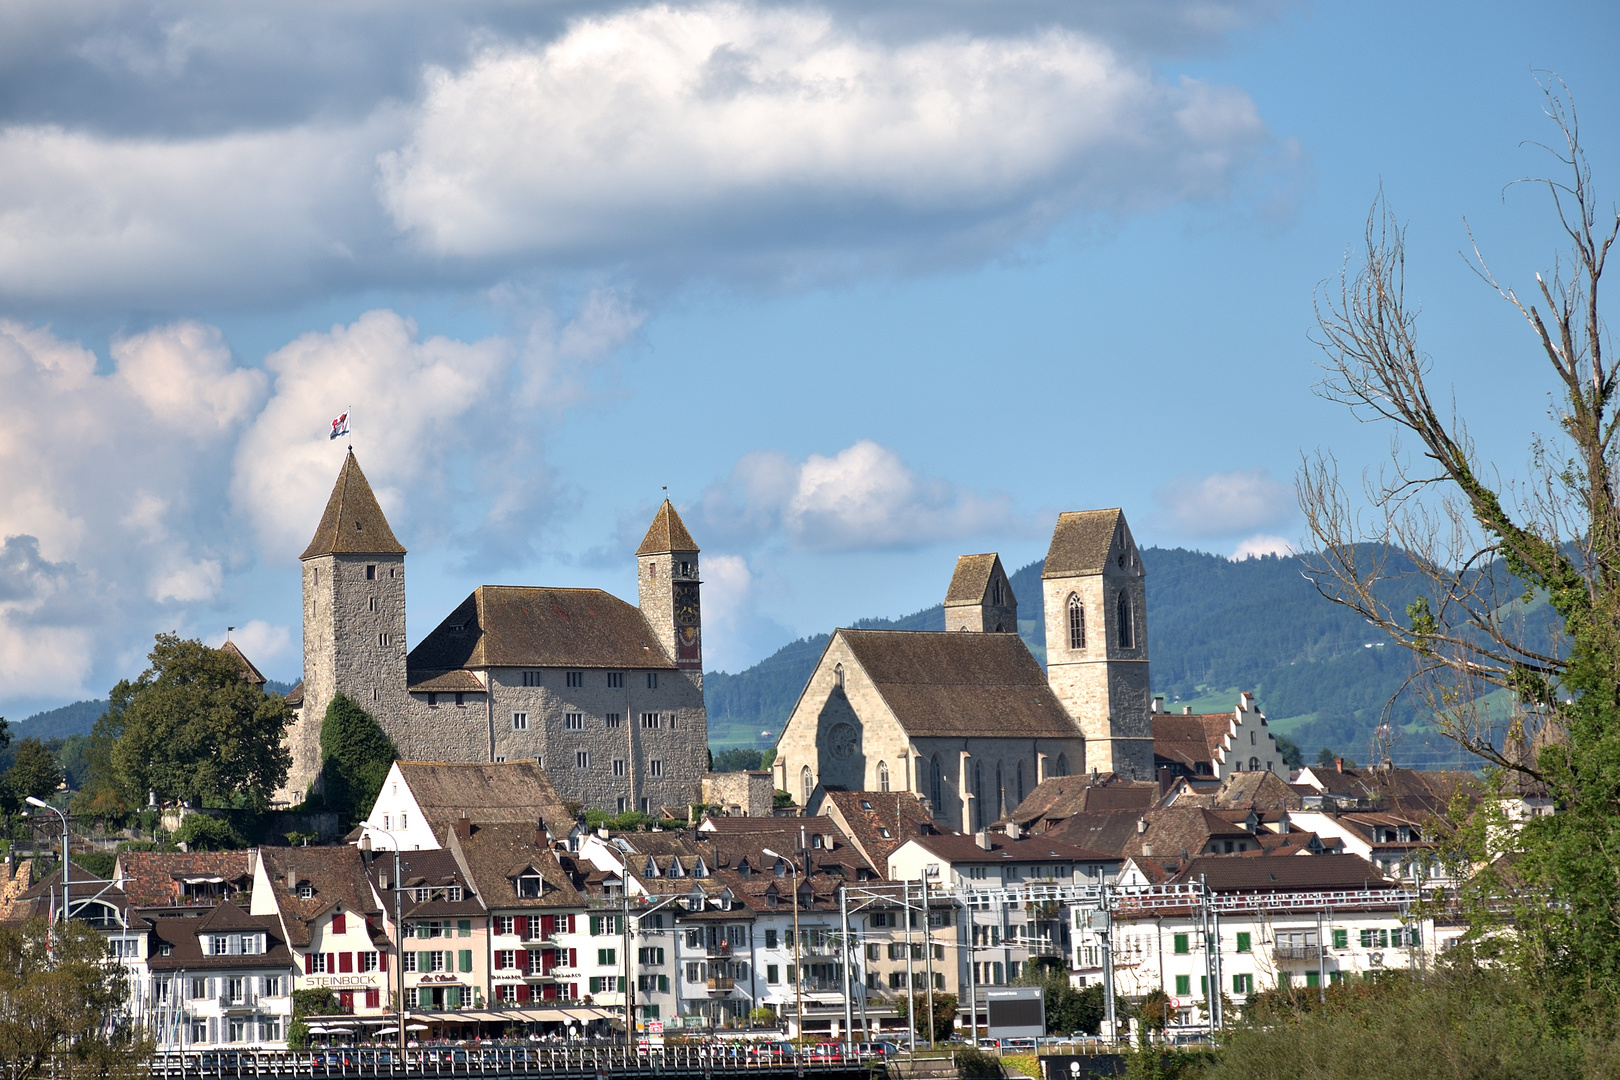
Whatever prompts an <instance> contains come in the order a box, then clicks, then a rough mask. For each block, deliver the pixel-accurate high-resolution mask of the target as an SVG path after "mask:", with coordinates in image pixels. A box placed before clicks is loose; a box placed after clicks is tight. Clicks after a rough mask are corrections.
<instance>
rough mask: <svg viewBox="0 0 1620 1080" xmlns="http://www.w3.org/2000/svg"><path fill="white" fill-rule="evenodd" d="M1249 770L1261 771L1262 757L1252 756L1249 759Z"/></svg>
mask: <svg viewBox="0 0 1620 1080" xmlns="http://www.w3.org/2000/svg"><path fill="white" fill-rule="evenodd" d="M1249 771H1250V772H1259V771H1260V759H1259V758H1253V757H1252V758H1250V759H1249Z"/></svg>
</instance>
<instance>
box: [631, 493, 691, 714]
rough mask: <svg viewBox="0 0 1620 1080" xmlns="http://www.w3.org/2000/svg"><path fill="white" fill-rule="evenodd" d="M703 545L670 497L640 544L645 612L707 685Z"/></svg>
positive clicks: (679, 662)
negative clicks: (701, 577)
mask: <svg viewBox="0 0 1620 1080" xmlns="http://www.w3.org/2000/svg"><path fill="white" fill-rule="evenodd" d="M697 557H698V546H697V544H696V543H695V542H694V541H693V540H692V534H691V533H689V532H687V531H686V526H685V525H684V524H682V523H681V516H680V515H679V514H677V513H676V512H675V507H674V506H672V505H671V504H670V501H669V500H668V499H665V500H664V504H663V505H662V506H660V507H659V508H658V513H656V514H654V515H653V520H652V526H651V527H650V528H648V530H647V535H646V538H645V539H643V540H642V541H641V546H640V547H639V548H637V549H636V580H637V583H638V591H639V603H640V606H641V614H642V615H643V616H644V617H645V618H646V620H647V624H648V625H649V626H651V627H652V632H653V634H654V636H656V637H657V638H658V640H659V642H660V643H662V644H663V646H664V648H665V650H666V651H668V653H669V655H670V657H671V658H672V659H674V661H675V666H676V667H677V668H679V669H681V670H682V671H684V672H685V673H686V674H687V676H688V677H689V678H690V679H691V680H692V681H693V683H695V684H696V685H697V687H698V689H700V690H701V689H702V688H703V609H702V605H701V604H700V603H699V598H698V587H699V586H700V585H701V584H702V582H701V581H700V580H699V578H698V558H697Z"/></svg>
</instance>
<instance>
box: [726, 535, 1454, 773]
mask: <svg viewBox="0 0 1620 1080" xmlns="http://www.w3.org/2000/svg"><path fill="white" fill-rule="evenodd" d="M1142 560H1143V563H1144V564H1145V566H1146V568H1147V571H1148V579H1147V581H1148V587H1147V593H1148V643H1149V651H1150V655H1151V657H1152V680H1153V692H1154V693H1155V694H1160V695H1163V697H1164V698H1165V701H1166V707H1167V708H1169V709H1172V710H1179V709H1180V708H1182V707H1184V706H1191V707H1192V709H1193V711H1194V712H1206V711H1217V710H1223V709H1229V708H1231V707H1233V705H1234V704H1235V702H1236V698H1237V694H1238V693H1239V691H1242V690H1251V691H1253V692H1254V693H1255V695H1256V697H1257V698H1258V699H1259V701H1260V705H1261V707H1262V708H1263V709H1264V710H1265V712H1266V715H1267V717H1268V718H1269V719H1270V722H1271V723H1272V725H1273V726H1274V727H1275V728H1276V730H1277V731H1278V732H1279V733H1281V734H1285V735H1287V736H1289V737H1290V738H1292V739H1293V740H1294V741H1295V742H1297V743H1298V744H1299V745H1300V747H1301V749H1302V750H1303V751H1304V753H1305V756H1306V758H1307V759H1313V758H1314V757H1315V756H1316V754H1317V753H1318V752H1319V751H1320V750H1321V749H1322V748H1324V747H1326V748H1330V749H1333V750H1336V751H1339V752H1341V753H1346V754H1349V755H1350V756H1353V757H1356V758H1358V759H1365V757H1366V756H1367V754H1368V751H1369V747H1370V745H1371V741H1372V736H1373V731H1374V729H1375V728H1376V727H1377V726H1378V725H1379V724H1380V723H1381V722H1383V721H1384V719H1385V716H1386V713H1385V710H1386V708H1388V710H1389V711H1388V713H1387V717H1388V719H1389V720H1390V721H1392V722H1393V723H1395V724H1396V725H1398V727H1399V729H1400V732H1401V735H1400V738H1399V739H1398V740H1397V742H1396V748H1395V758H1396V760H1397V762H1398V763H1400V764H1403V765H1411V766H1415V767H1423V768H1438V767H1441V766H1442V765H1450V764H1457V763H1459V761H1460V759H1459V758H1458V756H1457V755H1456V753H1455V751H1454V749H1453V748H1452V746H1451V744H1450V743H1449V742H1447V741H1446V740H1444V739H1443V738H1441V737H1440V736H1439V735H1438V734H1437V733H1436V732H1435V731H1434V730H1433V729H1432V728H1430V727H1429V726H1428V725H1426V724H1424V723H1422V722H1420V718H1419V717H1418V715H1417V714H1416V712H1415V711H1414V709H1413V707H1412V705H1411V703H1409V702H1407V701H1405V700H1403V699H1399V698H1398V695H1399V693H1400V690H1401V687H1402V684H1403V682H1404V681H1405V680H1406V679H1407V678H1408V677H1409V676H1410V675H1411V673H1412V670H1413V668H1412V659H1411V657H1410V656H1409V655H1408V654H1407V652H1406V651H1405V650H1404V649H1401V648H1399V647H1397V646H1394V645H1387V644H1385V643H1384V642H1383V641H1382V640H1381V638H1379V637H1378V636H1376V635H1375V634H1374V632H1373V631H1372V629H1371V628H1370V627H1368V626H1367V625H1366V624H1365V622H1363V620H1362V619H1361V618H1360V617H1359V616H1357V615H1355V614H1354V613H1353V612H1350V611H1349V610H1347V609H1345V608H1343V607H1340V606H1338V605H1335V604H1331V603H1329V602H1328V601H1326V600H1324V599H1323V598H1322V597H1321V596H1320V595H1318V593H1317V591H1316V589H1315V587H1314V586H1313V585H1312V584H1311V583H1310V581H1309V580H1308V579H1307V578H1306V577H1305V576H1304V564H1303V563H1302V562H1301V560H1300V559H1299V558H1297V557H1293V556H1287V557H1278V556H1266V557H1263V558H1258V559H1247V560H1244V561H1241V562H1233V561H1231V560H1229V559H1225V558H1223V557H1221V556H1219V555H1209V554H1206V553H1203V552H1198V551H1187V550H1184V549H1181V548H1147V549H1144V550H1143V552H1142ZM1040 573H1041V564H1040V563H1039V562H1035V563H1031V564H1030V565H1028V566H1025V567H1023V568H1021V569H1020V570H1018V571H1017V572H1016V573H1014V574H1013V575H1012V576H1011V580H1012V587H1013V593H1014V595H1015V596H1017V597H1018V601H1019V620H1018V631H1019V634H1020V636H1021V637H1023V639H1024V641H1025V643H1026V644H1028V645H1029V648H1030V651H1031V652H1033V653H1034V654H1035V657H1036V659H1037V660H1040V661H1042V662H1043V663H1044V662H1045V658H1046V634H1045V626H1044V624H1043V621H1042V618H1041V587H1040ZM1390 599H1391V600H1392V601H1393V602H1397V603H1400V604H1401V605H1402V606H1404V603H1405V598H1404V597H1402V596H1399V595H1392V596H1391V597H1390ZM855 625H856V626H857V627H862V628H875V629H904V630H941V629H944V625H945V621H944V608H943V607H941V606H940V605H935V606H934V607H930V608H926V609H924V610H922V611H919V612H916V613H915V614H912V615H908V616H905V617H904V618H900V619H882V618H874V619H863V620H861V621H860V622H858V623H856V624H855ZM827 641H828V635H827V634H817V635H814V636H812V637H807V638H801V639H799V640H798V641H795V642H792V643H790V644H788V645H786V646H784V647H783V648H781V649H779V650H778V651H777V652H775V653H773V654H772V655H771V656H769V657H767V658H765V659H764V660H762V661H760V662H759V663H758V664H756V665H754V666H753V667H751V668H748V669H747V670H745V671H741V672H737V673H735V674H727V673H725V672H711V673H709V674H706V675H705V676H704V698H705V701H706V703H707V706H708V712H709V737H710V742H711V744H712V745H713V746H714V747H715V749H716V750H721V749H726V748H731V747H758V748H762V749H763V748H765V747H768V746H770V745H772V744H773V743H774V742H775V738H776V735H777V734H778V733H779V732H780V731H781V729H782V724H783V723H784V722H786V720H787V717H788V714H789V713H790V712H791V711H792V709H793V705H794V703H795V702H796V701H797V700H798V696H799V692H800V691H801V690H802V689H803V688H804V684H805V681H806V680H807V679H808V678H809V676H810V672H811V671H813V670H814V668H815V664H816V660H817V658H819V657H820V655H821V651H822V650H823V649H824V648H825V647H826V644H827ZM1392 700H1393V704H1391V702H1392ZM767 731H768V732H770V735H769V737H765V736H762V734H761V733H762V732H767Z"/></svg>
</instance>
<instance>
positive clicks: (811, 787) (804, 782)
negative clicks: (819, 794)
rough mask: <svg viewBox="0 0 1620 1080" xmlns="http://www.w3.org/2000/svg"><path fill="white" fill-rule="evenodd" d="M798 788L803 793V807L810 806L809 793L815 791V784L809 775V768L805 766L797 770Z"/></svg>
mask: <svg viewBox="0 0 1620 1080" xmlns="http://www.w3.org/2000/svg"><path fill="white" fill-rule="evenodd" d="M799 788H800V790H802V791H803V792H804V803H803V805H805V806H809V805H810V793H811V792H813V791H815V790H816V782H815V780H814V779H813V778H812V777H811V775H810V766H808V765H806V766H805V767H804V768H802V769H800V770H799Z"/></svg>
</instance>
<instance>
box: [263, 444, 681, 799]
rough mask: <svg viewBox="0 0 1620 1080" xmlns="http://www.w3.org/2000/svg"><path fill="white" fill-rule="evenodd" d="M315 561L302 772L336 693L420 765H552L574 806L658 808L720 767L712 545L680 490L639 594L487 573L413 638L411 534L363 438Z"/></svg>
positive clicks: (307, 562) (296, 779) (301, 787)
mask: <svg viewBox="0 0 1620 1080" xmlns="http://www.w3.org/2000/svg"><path fill="white" fill-rule="evenodd" d="M300 559H301V562H302V564H303V627H304V678H303V681H302V682H300V683H299V684H298V685H297V686H296V687H294V688H293V691H292V692H291V693H290V694H289V695H288V701H289V703H290V704H292V705H293V706H294V708H295V710H296V714H297V718H296V720H295V721H294V722H293V724H292V725H291V726H290V727H289V729H288V745H289V749H290V750H291V752H292V759H293V761H292V769H291V771H290V772H289V774H288V778H287V784H286V787H285V788H284V789H283V790H282V791H281V792H280V793H278V801H279V802H283V803H286V804H293V803H297V802H299V801H301V800H302V798H303V797H304V794H305V792H306V791H307V790H308V789H309V786H310V784H312V783H313V782H314V781H315V779H316V777H317V776H318V774H319V772H320V765H321V753H320V734H321V721H322V720H323V719H324V717H325V715H326V708H327V705H328V704H329V703H330V702H331V700H332V699H333V697H335V696H336V695H337V694H340V693H341V694H346V695H348V696H349V697H351V698H353V699H354V700H355V701H357V702H359V703H360V704H361V705H362V706H363V707H364V708H365V709H366V710H367V711H368V712H370V713H371V714H372V715H373V716H374V717H376V719H377V721H378V723H379V724H381V725H382V727H383V730H385V731H386V732H387V733H388V734H389V736H390V737H391V738H392V739H393V740H394V743H395V745H396V746H397V747H398V749H399V756H400V758H401V759H402V760H407V761H436V762H466V763H472V762H502V761H522V760H533V761H538V762H539V763H540V765H541V767H542V768H544V769H545V771H546V774H547V775H548V776H549V777H550V778H551V780H552V782H553V783H554V784H555V786H556V788H557V791H558V793H559V794H560V795H561V797H562V798H563V799H565V800H567V801H571V802H579V803H582V804H584V805H585V806H587V807H592V808H596V809H601V810H607V811H609V812H614V813H622V812H624V811H626V810H631V809H636V810H641V811H644V812H647V813H656V812H657V811H658V810H659V809H660V808H661V807H665V806H669V807H685V806H686V805H688V804H689V803H691V802H693V801H695V800H696V799H697V798H698V786H699V778H700V777H701V776H702V775H703V773H704V772H705V771H706V769H707V762H708V742H709V737H708V720H707V714H706V713H705V712H704V708H703V643H702V636H701V631H702V605H701V603H700V597H699V593H700V586H701V580H700V577H699V574H698V546H697V544H696V543H695V542H694V541H693V540H692V536H691V534H690V533H688V532H687V531H686V526H685V525H684V524H683V523H682V522H681V519H680V515H678V514H677V513H676V512H675V507H674V506H672V505H671V504H670V502H669V501H668V500H667V499H666V500H665V501H664V503H663V505H661V506H660V507H659V508H658V511H657V513H656V514H655V515H654V516H653V520H652V524H651V526H650V527H649V528H648V530H647V535H646V537H645V539H643V540H642V542H641V546H640V547H639V548H637V549H636V553H635V559H636V571H637V582H638V596H637V602H636V604H634V605H632V604H629V603H627V602H625V601H624V600H621V599H619V598H618V597H616V596H613V595H612V594H610V593H607V592H605V591H603V590H601V589H562V588H545V587H537V586H513V585H483V586H480V587H479V588H477V589H475V590H473V592H472V594H471V595H470V596H468V597H467V598H466V600H464V601H462V602H461V604H460V605H458V606H457V607H456V609H455V610H454V611H452V612H451V613H450V614H449V615H447V616H446V617H445V618H444V619H443V621H441V622H440V623H439V625H438V626H437V627H435V628H434V629H433V631H432V632H431V633H429V634H428V635H427V636H426V637H424V638H423V639H422V640H421V642H420V643H418V644H417V646H416V648H414V649H411V650H410V651H409V652H407V651H406V648H405V547H404V545H402V544H401V543H400V542H399V540H398V539H397V538H396V537H395V536H394V532H393V530H392V529H391V528H390V527H389V524H388V520H387V519H386V518H385V517H384V516H383V512H382V507H381V506H379V505H378V503H377V499H376V496H375V495H374V494H373V493H372V490H371V485H370V484H368V483H367V482H366V478H365V474H364V473H362V472H361V470H360V463H359V461H358V460H356V458H355V456H354V451H353V450H352V449H351V450H350V451H349V454H348V456H347V457H346V458H345V459H344V462H343V467H342V469H341V470H340V471H339V473H338V478H337V483H336V484H335V485H334V487H333V488H332V495H331V497H330V499H328V500H327V504H326V511H325V513H323V514H322V515H321V520H320V523H319V525H318V526H317V527H316V529H315V536H314V538H313V539H312V540H311V541H310V543H309V547H308V548H306V549H305V551H304V553H303V555H302V556H300Z"/></svg>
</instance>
